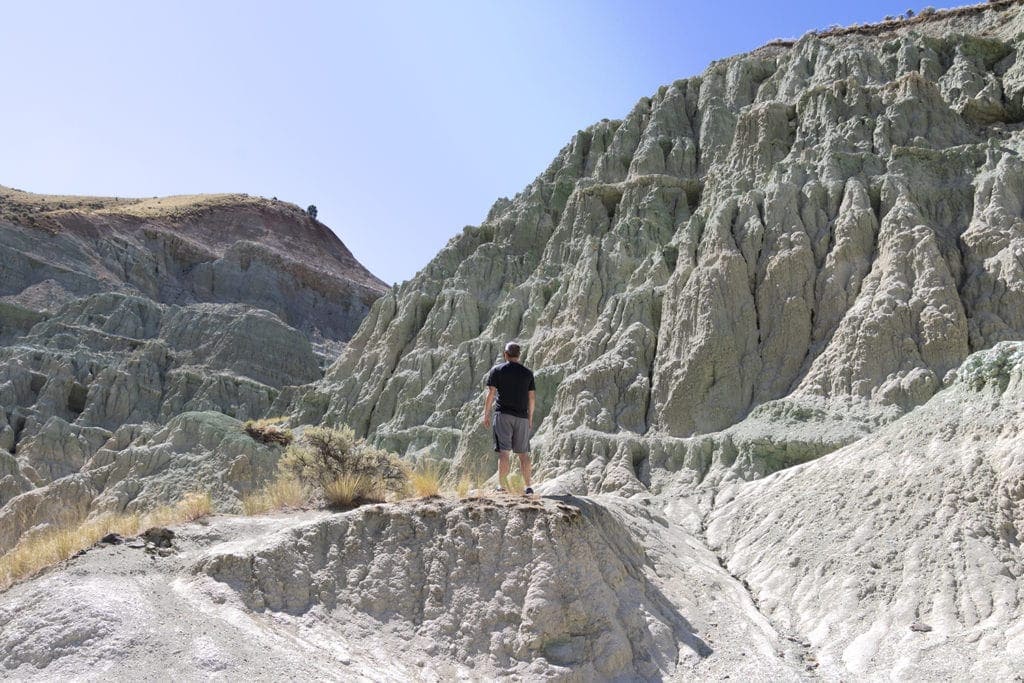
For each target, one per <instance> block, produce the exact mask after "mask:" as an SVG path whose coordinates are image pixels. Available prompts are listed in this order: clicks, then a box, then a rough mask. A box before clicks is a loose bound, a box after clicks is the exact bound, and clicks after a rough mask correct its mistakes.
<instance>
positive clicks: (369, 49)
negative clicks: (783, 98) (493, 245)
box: [0, 0, 963, 284]
mask: <svg viewBox="0 0 1024 683" xmlns="http://www.w3.org/2000/svg"><path fill="white" fill-rule="evenodd" d="M931 4H932V5H934V6H935V7H952V6H955V5H957V4H963V3H956V2H946V3H943V2H934V1H933V2H932V3H931ZM908 7H909V8H912V9H914V10H915V11H916V10H919V9H920V8H921V7H922V5H916V4H909V3H908V0H860V1H857V2H829V1H826V2H822V1H821V0H802V1H800V2H771V1H766V0H760V1H758V2H753V1H749V2H748V1H746V0H743V1H740V0H736V1H732V0H719V1H717V2H706V1H701V0H693V1H687V2H661V1H654V0H620V1H619V2H600V1H598V0H593V1H590V2H584V1H583V0H544V1H541V0H536V1H533V0H514V1H512V0H510V1H508V2H492V1H488V0H476V1H472V2H456V1H448V0H432V1H430V2H427V1H423V2H415V3H414V2H365V3H354V2H342V1H338V2H330V1H327V0H324V1H322V2H309V1H302V0H291V1H285V0H281V1H280V2H259V1H256V0H247V1H245V2H241V1H226V0H225V1H213V0H205V1H202V2H198V1H190V0H176V1H174V2H139V1H138V0H133V1H131V2H128V1H125V2H110V1H104V0H93V1H91V2H80V1H78V0H75V1H73V2H71V1H69V2H50V1H47V0H33V1H32V2H5V3H3V5H2V7H0V65H2V67H0V68H2V73H3V78H2V79H0V84H2V91H3V93H2V98H3V99H2V102H3V104H2V105H0V184H2V185H8V186H12V187H17V188H19V189H23V190H28V191H31V192H42V193H49V194H102V195H113V196H121V197H127V196H154V195H167V194H192V193H202V192H247V193H249V194H254V195H264V196H267V197H270V196H276V197H278V198H280V199H284V200H287V201H292V202H295V203H296V204H299V205H300V206H303V207H305V206H307V205H308V204H316V205H317V207H318V208H319V217H320V220H322V221H323V222H324V223H326V224H327V225H329V226H331V227H332V228H333V229H334V231H335V232H336V233H337V234H338V235H339V236H340V237H341V238H342V240H343V241H344V242H345V244H347V245H348V247H349V248H350V249H351V250H352V251H353V252H354V254H355V255H356V257H357V258H358V259H359V260H360V261H362V262H363V264H365V265H366V266H367V267H368V268H369V269H370V270H371V271H372V272H374V273H375V274H376V275H378V276H379V277H380V278H382V279H383V280H385V281H386V282H388V283H389V284H390V283H392V282H398V281H402V280H405V279H408V278H409V277H411V276H412V275H413V274H414V273H415V272H416V271H417V270H419V269H420V268H421V267H423V266H424V265H425V264H426V263H427V261H429V260H430V258H431V257H432V256H433V255H434V254H435V253H436V252H437V251H438V250H439V249H440V248H441V247H442V246H443V245H444V243H445V242H446V241H447V240H448V239H449V238H450V237H451V236H452V235H454V234H456V233H457V232H459V231H460V230H461V229H462V227H463V226H465V225H467V224H473V225H475V224H478V223H479V222H480V221H481V220H483V218H484V216H485V215H486V212H487V210H488V208H489V207H490V205H491V204H492V203H493V201H494V200H495V199H496V198H498V197H500V196H512V195H513V194H515V193H516V192H518V191H519V190H520V189H522V188H523V187H524V186H525V185H527V184H528V183H529V182H530V181H531V180H532V179H533V178H534V177H536V176H537V175H538V174H539V173H541V172H542V171H543V170H544V168H545V167H546V166H547V165H548V163H549V162H550V161H551V160H552V159H553V158H554V156H555V154H556V153H557V152H558V150H559V149H561V148H562V146H564V145H565V144H566V142H568V140H569V139H570V137H571V136H572V135H573V134H574V133H575V132H576V131H577V130H579V129H581V128H584V127H586V126H588V125H590V124H591V123H594V122H596V121H598V120H600V119H601V118H620V117H622V116H624V115H625V114H626V113H628V111H629V110H630V108H631V107H632V105H633V103H634V102H636V100H638V99H639V98H640V97H643V96H646V95H650V94H652V93H653V92H654V91H655V90H657V88H658V86H659V85H662V84H665V83H670V82H672V81H673V80H676V79H678V78H683V77H686V76H690V75H693V74H697V73H700V72H701V71H703V70H704V68H705V67H706V66H707V64H708V62H710V61H712V60H714V59H718V58H721V57H726V56H728V55H731V54H734V53H737V52H742V51H746V50H750V49H753V48H755V47H757V46H758V45H761V44H763V43H765V42H767V41H769V40H771V39H773V38H779V37H799V36H800V35H802V34H803V33H805V32H806V31H808V30H809V29H812V28H825V27H828V26H829V25H830V24H841V25H848V24H851V23H854V22H868V21H876V20H879V19H881V18H883V17H884V16H885V15H887V14H901V13H903V12H904V11H905V10H906V9H908Z"/></svg>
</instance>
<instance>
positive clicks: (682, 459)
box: [295, 3, 1024, 491]
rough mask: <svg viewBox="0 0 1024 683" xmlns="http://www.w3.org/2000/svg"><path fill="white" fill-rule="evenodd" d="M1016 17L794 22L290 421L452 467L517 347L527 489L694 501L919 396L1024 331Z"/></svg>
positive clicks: (496, 247)
mask: <svg viewBox="0 0 1024 683" xmlns="http://www.w3.org/2000/svg"><path fill="white" fill-rule="evenodd" d="M1022 22H1024V19H1022V17H1021V14H1020V11H1019V7H1018V6H1017V5H1016V4H1015V3H994V4H991V5H990V7H989V8H988V9H987V10H986V9H985V8H976V9H974V10H964V11H959V12H953V13H949V14H947V15H943V14H941V13H940V14H938V15H936V17H934V18H932V19H929V20H926V21H920V22H917V21H914V22H906V23H905V24H904V23H901V22H889V23H887V24H886V25H884V26H881V27H875V28H873V29H870V30H868V29H865V30H863V31H860V32H858V31H856V30H852V31H846V32H833V33H831V34H820V35H819V34H814V33H812V34H809V35H807V36H805V37H803V38H801V39H800V40H799V41H796V42H795V43H794V44H792V45H789V44H773V45H769V46H766V47H764V48H761V49H759V50H755V51H754V52H752V53H749V54H745V55H741V56H738V57H734V58H730V59H726V60H723V61H720V62H716V63H714V64H712V65H711V66H710V67H709V68H708V69H707V71H705V72H704V73H703V74H702V75H701V76H697V77H693V78H689V79H685V80H681V81H677V82H675V83H673V84H672V85H669V86H665V87H663V88H661V89H659V90H658V92H657V93H655V94H654V95H653V96H652V97H650V98H644V99H642V100H641V101H640V102H639V103H638V104H637V105H636V107H635V108H634V109H633V110H632V111H631V112H630V114H629V115H628V116H627V117H626V118H625V119H624V120H622V121H607V120H606V121H602V122H601V123H598V124H597V125H595V126H593V127H591V128H589V129H587V130H585V131H580V132H579V133H578V134H577V135H576V136H575V137H574V138H573V139H572V141H571V142H570V143H569V145H568V146H566V147H565V149H563V150H562V151H561V152H560V153H559V155H558V157H557V158H556V159H555V161H554V162H553V163H552V164H551V166H550V167H549V168H548V169H547V170H546V171H545V172H544V173H543V174H541V175H540V176H539V177H538V178H537V179H536V180H535V181H534V182H533V183H532V184H531V185H530V186H529V187H527V188H526V189H525V190H524V191H523V192H521V193H520V194H518V195H517V196H516V197H515V198H513V199H512V200H506V199H502V200H499V201H498V202H497V203H496V204H495V205H494V207H493V208H492V210H491V212H490V214H489V215H488V217H487V220H486V221H485V222H484V223H483V224H482V225H481V226H479V227H476V228H468V229H466V230H465V231H464V233H463V234H461V235H458V236H456V237H454V238H453V239H452V240H451V241H450V243H449V244H448V245H447V246H446V247H445V249H444V250H442V252H441V253H440V254H438V256H437V257H436V258H435V259H434V260H433V261H432V262H431V263H430V264H429V265H428V266H427V267H426V268H424V269H423V271H421V272H420V273H419V274H418V275H417V276H416V277H415V278H414V279H413V280H411V281H409V282H406V283H403V284H402V285H401V286H399V287H397V288H396V289H395V290H393V291H392V292H389V293H388V294H387V295H386V296H385V297H383V298H382V299H381V300H379V301H378V302H377V303H376V304H375V305H374V307H373V309H372V310H371V312H370V315H369V317H368V319H367V321H366V322H365V323H364V325H363V326H362V327H361V328H360V331H359V332H358V333H357V334H356V335H355V337H354V338H353V340H352V343H351V344H350V345H349V347H348V348H347V349H346V350H345V352H344V353H343V354H342V356H341V357H340V359H339V360H338V362H337V363H336V364H335V365H334V366H333V367H332V368H331V369H330V370H329V372H328V373H327V376H326V378H325V380H324V381H323V382H322V383H320V385H319V386H317V387H316V388H314V389H311V390H309V391H307V392H306V393H305V394H304V395H303V396H302V397H300V399H299V400H298V401H297V402H296V404H295V405H296V412H297V415H299V416H300V417H302V418H304V419H316V418H318V417H320V416H321V415H326V417H327V419H328V420H332V421H338V422H347V423H350V424H352V425H353V426H354V427H355V428H356V429H357V430H360V431H361V432H363V433H365V434H367V435H369V436H370V437H371V438H373V439H375V440H376V441H378V442H379V443H381V444H384V445H386V446H388V447H390V448H393V449H396V450H399V451H401V452H420V451H426V450H432V451H436V452H437V454H438V455H441V456H443V457H454V459H455V462H456V465H457V468H458V469H461V470H471V469H473V468H475V467H479V466H482V465H481V463H482V462H483V461H485V460H486V459H487V452H488V446H487V436H486V434H485V433H484V430H483V428H482V427H481V426H480V425H479V411H480V398H479V396H480V389H481V384H482V378H483V376H484V373H485V372H486V370H487V368H488V367H490V366H491V365H492V364H493V363H494V362H495V361H496V359H497V357H498V355H499V352H500V349H501V347H502V345H503V344H504V342H505V341H507V340H509V339H518V340H519V341H520V343H521V344H523V346H524V348H525V351H526V355H525V358H524V360H525V362H526V363H527V364H528V365H531V366H532V367H533V368H534V369H535V371H536V373H537V383H538V389H539V394H540V403H539V415H538V417H539V418H540V420H539V421H540V425H539V428H538V430H537V435H536V437H535V445H536V450H537V452H538V454H539V456H540V459H541V462H542V467H543V470H544V471H545V473H546V474H547V475H548V476H551V475H556V474H561V473H565V472H569V471H572V470H575V469H577V468H580V467H583V466H586V465H588V463H589V464H590V465H593V463H594V462H595V461H598V460H600V461H602V462H604V463H606V464H607V465H608V468H611V469H609V472H608V474H609V476H610V475H611V474H613V472H612V469H614V468H612V465H613V464H614V463H620V464H623V467H624V468H625V470H627V471H628V470H635V471H634V472H632V473H631V476H633V475H635V477H636V478H638V479H640V480H641V481H642V483H644V484H646V483H647V482H646V481H643V480H644V479H645V477H647V474H645V473H646V472H647V471H648V470H649V469H650V467H653V466H655V465H660V466H663V467H668V468H670V469H673V470H686V472H685V473H683V474H681V476H686V477H688V479H689V481H690V482H691V484H693V485H696V484H698V483H700V482H703V481H708V482H709V483H711V484H714V482H717V481H718V480H720V479H721V478H723V477H725V478H729V477H735V476H738V477H742V478H753V477H758V476H763V475H764V474H767V473H769V472H772V471H775V470H778V469H780V468H782V467H786V466H789V465H792V464H796V463H799V462H803V461H806V460H809V459H812V458H816V457H819V456H821V455H822V454H824V453H827V452H829V451H831V450H834V449H836V448H838V447H840V446H842V445H845V444H847V443H850V442H852V441H854V440H856V439H858V438H860V437H862V436H863V435H864V434H866V433H868V432H870V431H872V430H874V429H876V428H877V427H878V426H879V425H881V424H884V423H887V422H889V421H891V420H893V419H895V418H896V417H898V416H899V415H902V414H904V413H905V412H906V411H908V410H911V409H913V408H914V407H916V406H919V405H921V404H923V403H924V402H926V401H927V400H928V399H929V398H930V397H931V396H932V395H934V394H935V392H936V391H938V390H939V389H940V388H941V387H942V386H944V383H945V382H947V381H948V380H949V379H950V378H951V376H952V374H953V371H954V370H955V369H956V368H957V367H958V366H959V365H960V364H961V363H962V362H963V361H964V359H965V358H966V357H967V355H968V354H969V353H971V352H972V351H976V350H980V349H985V348H989V347H991V346H992V345H993V344H995V343H997V342H999V341H1002V340H1006V339H1019V338H1021V336H1022V335H1024V318H1021V314H1020V311H1021V310H1024V307H1022V304H1024V300H1022V299H1021V296H1022V292H1024V273H1022V271H1021V266H1020V262H1019V261H1020V258H1019V254H1021V253H1022V250H1024V242H1022V237H1024V233H1022V229H1024V221H1022V216H1024V203H1022V202H1024V199H1022V197H1021V191H1020V185H1021V181H1022V179H1024V166H1022V162H1021V160H1020V151H1021V148H1022V145H1024V134H1022V132H1021V128H1020V122H1021V121H1022V120H1024V100H1022V97H1024V67H1022V62H1021V61H1020V60H1019V59H1018V52H1019V48H1020V46H1021V43H1020V35H1021V33H1020V32H1021V30H1022V29H1024V23H1022ZM488 466H489V465H488ZM615 471H618V470H615ZM598 474H599V475H600V474H601V473H598ZM616 476H617V475H616ZM586 481H587V490H590V491H595V490H601V489H602V486H604V485H603V484H602V476H596V477H589V478H587V480H586ZM622 485H623V481H622V480H621V477H619V478H614V477H613V481H610V482H609V483H608V484H607V486H605V488H609V489H615V488H619V487H621V486H622ZM634 485H636V484H634Z"/></svg>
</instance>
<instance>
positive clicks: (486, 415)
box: [484, 413, 491, 429]
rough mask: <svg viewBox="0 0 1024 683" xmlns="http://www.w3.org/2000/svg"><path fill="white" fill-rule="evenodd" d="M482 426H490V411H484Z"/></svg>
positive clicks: (488, 427)
mask: <svg viewBox="0 0 1024 683" xmlns="http://www.w3.org/2000/svg"><path fill="white" fill-rule="evenodd" d="M484 427H486V428H487V429H490V428H491V415H490V413H484Z"/></svg>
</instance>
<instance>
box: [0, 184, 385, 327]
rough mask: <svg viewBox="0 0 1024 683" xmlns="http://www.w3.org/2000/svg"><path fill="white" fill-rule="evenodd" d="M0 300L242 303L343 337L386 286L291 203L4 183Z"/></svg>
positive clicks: (33, 303)
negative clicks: (44, 191) (121, 295)
mask: <svg viewBox="0 0 1024 683" xmlns="http://www.w3.org/2000/svg"><path fill="white" fill-rule="evenodd" d="M0 249H2V250H3V252H4V262H3V265H2V266H0V297H2V298H3V300H5V301H8V302H11V303H15V304H20V305H21V306H22V307H25V308H28V309H31V310H35V311H53V310H56V308H58V307H59V306H60V305H61V304H64V303H66V302H67V301H68V300H70V299H73V298H78V297H81V296H83V295H88V294H93V293H99V292H105V291H122V292H126V293H131V294H135V295H139V296H144V297H147V298H149V299H152V300H154V301H157V302H160V303H167V304H179V305H181V304H192V303H202V302H210V303H244V304H249V305H251V306H255V307H257V308H262V309H264V310H267V311H270V312H272V313H274V314H276V315H277V316H278V317H280V318H281V319H282V320H283V321H285V322H286V323H287V324H288V325H290V326H291V327H294V328H296V329H298V330H300V331H302V332H303V333H304V334H306V335H307V336H308V337H309V338H310V339H324V340H335V341H337V340H341V341H344V340H347V339H348V338H349V337H350V336H351V335H352V333H353V332H354V331H355V329H356V327H357V326H358V325H359V323H360V322H361V321H362V318H363V317H364V316H365V315H366V311H367V309H368V308H369V305H370V303H372V302H373V300H374V299H376V298H377V297H378V296H380V294H381V293H382V292H383V291H384V290H385V289H386V287H385V285H384V283H382V282H381V281H380V280H378V279H377V278H375V277H374V276H373V275H371V274H370V273H369V272H368V271H367V270H366V269H365V268H364V267H363V266H362V265H361V264H360V263H359V262H358V261H356V259H355V258H354V257H353V256H352V254H351V253H350V252H349V251H348V249H347V248H346V247H345V245H344V244H342V243H341V241H340V240H338V238H337V237H336V236H335V235H334V234H333V233H332V232H331V231H330V230H329V229H328V228H327V226H325V225H323V224H322V223H319V222H317V221H315V220H314V219H312V218H310V217H309V216H307V215H306V213H305V212H304V211H302V210H300V209H299V208H298V207H297V206H295V205H293V204H287V203H285V202H278V201H271V200H266V199H261V198H258V197H249V196H247V195H199V196H194V197H187V196H186V197H165V198H154V199H152V200H137V199H130V200H119V199H113V198H110V197H53V196H46V195H33V194H29V193H25V192H20V191H17V190H11V189H9V188H3V187H0Z"/></svg>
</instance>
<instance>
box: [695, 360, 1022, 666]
mask: <svg viewBox="0 0 1024 683" xmlns="http://www.w3.org/2000/svg"><path fill="white" fill-rule="evenodd" d="M1022 400H1024V344H1021V343H1011V342H1003V343H1001V344H998V345H996V346H995V348H993V349H992V350H990V351H983V352H980V353H977V354H974V355H972V356H971V357H970V358H969V359H968V360H967V362H966V363H965V364H964V365H963V367H961V369H960V371H959V374H958V377H957V379H956V380H955V381H954V382H953V384H952V386H951V387H949V388H948V389H945V390H944V391H942V392H940V393H939V394H938V395H937V396H936V397H935V398H933V399H932V400H931V401H929V402H928V403H927V404H925V405H924V406H922V407H921V408H918V409H917V410H915V411H913V412H911V413H910V414H909V415H907V416H906V417H904V418H902V419H900V420H897V421H896V422H894V423H892V424H890V425H888V426H887V427H884V428H882V429H880V430H878V431H877V432H876V433H874V434H872V435H870V436H868V437H865V438H864V439H861V440H860V441H858V442H857V443H856V444H853V445H851V446H848V447H846V448H843V449H840V450H838V451H836V452H834V453H831V454H829V455H828V456H825V457H823V458H821V459H819V460H815V461H814V462H812V463H808V464H806V465H802V466H799V467H793V468H791V469H787V470H786V471H784V472H779V473H778V474H775V475H773V476H770V477H767V478H765V479H761V480H759V481H756V482H751V483H748V484H745V485H741V486H733V487H728V488H726V489H725V490H723V491H722V492H720V493H719V496H718V499H717V500H716V505H715V509H714V510H713V512H712V513H711V515H710V520H709V524H708V529H707V538H708V540H709V541H710V544H711V546H712V548H715V549H716V551H717V552H718V553H719V554H721V555H723V556H724V557H726V558H728V560H727V563H726V566H727V568H728V570H729V572H730V573H732V574H734V575H736V576H738V577H739V578H741V579H743V580H745V581H746V582H747V583H748V585H749V586H750V589H751V593H752V595H753V596H754V598H755V599H756V600H757V602H758V605H759V608H760V610H761V612H762V613H764V614H765V615H766V616H767V617H768V618H769V619H770V620H771V621H772V622H773V623H774V624H776V626H777V627H778V628H780V630H782V631H784V632H789V633H793V634H798V637H800V638H802V639H806V640H807V642H808V644H809V646H810V647H812V648H813V649H814V651H815V652H816V656H817V660H818V662H819V663H820V664H821V666H822V667H823V669H824V670H825V671H831V672H834V675H835V677H837V678H839V677H843V676H847V675H851V674H852V675H855V676H858V677H868V678H879V677H884V676H893V677H898V678H904V679H916V680H923V679H935V678H949V677H953V678H970V679H973V680H985V679H988V680H997V679H1002V680H1009V679H1012V678H1013V677H1014V676H1019V675H1020V672H1021V671H1022V670H1024V639H1022V637H1021V633H1022V631H1021V625H1022V624H1024V597H1022V593H1021V586H1022V583H1021V576H1022V574H1024V553H1022V552H1021V548H1020V535H1021V533H1022V531H1024V512H1022V509H1021V500H1022V499H1024V455H1022V451H1021V433H1022V430H1024V421H1022V419H1021V415H1020V406H1021V401H1022ZM951 672H960V674H959V675H951Z"/></svg>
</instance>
